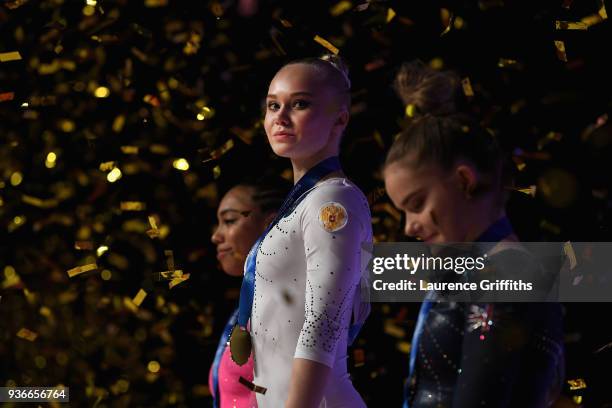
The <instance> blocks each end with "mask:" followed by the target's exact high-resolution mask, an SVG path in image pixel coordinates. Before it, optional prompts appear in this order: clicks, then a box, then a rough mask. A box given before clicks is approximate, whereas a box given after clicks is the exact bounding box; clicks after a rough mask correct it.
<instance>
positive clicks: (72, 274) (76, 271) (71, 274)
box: [67, 263, 98, 278]
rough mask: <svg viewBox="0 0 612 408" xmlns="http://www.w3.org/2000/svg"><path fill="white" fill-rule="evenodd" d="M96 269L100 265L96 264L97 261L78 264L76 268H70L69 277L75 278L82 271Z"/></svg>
mask: <svg viewBox="0 0 612 408" xmlns="http://www.w3.org/2000/svg"><path fill="white" fill-rule="evenodd" d="M94 269H98V265H96V264H95V263H91V264H87V265H82V266H77V267H76V268H72V269H69V270H68V272H67V273H68V277H69V278H73V277H75V276H77V275H80V274H82V273H85V272H89V271H93V270H94Z"/></svg>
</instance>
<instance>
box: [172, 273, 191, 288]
mask: <svg viewBox="0 0 612 408" xmlns="http://www.w3.org/2000/svg"><path fill="white" fill-rule="evenodd" d="M189 275H190V274H188V273H186V274H184V275H182V276H180V277H177V278H174V279H172V280H171V281H170V283H169V284H168V287H169V288H170V289H172V288H173V287H175V286H176V285H178V284H179V283H181V282H185V281H186V280H187V279H189Z"/></svg>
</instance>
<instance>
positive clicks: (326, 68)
mask: <svg viewBox="0 0 612 408" xmlns="http://www.w3.org/2000/svg"><path fill="white" fill-rule="evenodd" d="M295 64H305V65H309V66H312V67H313V68H315V69H316V70H317V71H318V73H319V74H320V75H321V79H322V80H324V82H326V83H327V84H329V85H330V86H332V87H334V88H335V89H336V91H337V92H338V94H339V95H340V96H341V98H342V99H341V100H342V102H343V103H344V105H345V106H346V107H347V109H348V108H350V106H351V80H350V77H349V70H348V67H347V65H346V63H345V62H344V60H343V59H342V57H340V56H338V55H335V54H324V55H322V56H321V57H319V58H303V59H298V60H294V61H291V62H289V63H287V64H285V67H286V66H288V65H295Z"/></svg>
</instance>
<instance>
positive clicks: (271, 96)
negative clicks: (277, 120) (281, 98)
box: [266, 91, 313, 98]
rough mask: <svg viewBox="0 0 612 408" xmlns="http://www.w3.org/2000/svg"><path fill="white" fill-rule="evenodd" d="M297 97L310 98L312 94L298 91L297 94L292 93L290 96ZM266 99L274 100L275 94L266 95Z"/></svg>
mask: <svg viewBox="0 0 612 408" xmlns="http://www.w3.org/2000/svg"><path fill="white" fill-rule="evenodd" d="M298 95H304V96H312V95H313V94H312V92H306V91H299V92H293V93H292V94H291V95H290V96H298ZM266 98H276V94H268V96H267V97H266Z"/></svg>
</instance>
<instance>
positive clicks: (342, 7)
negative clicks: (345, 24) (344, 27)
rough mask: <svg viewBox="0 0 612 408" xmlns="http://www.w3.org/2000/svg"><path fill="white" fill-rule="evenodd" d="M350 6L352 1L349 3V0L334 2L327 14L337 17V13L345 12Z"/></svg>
mask: <svg viewBox="0 0 612 408" xmlns="http://www.w3.org/2000/svg"><path fill="white" fill-rule="evenodd" d="M352 7H353V3H351V2H350V1H341V2H338V3H336V4H335V5H334V6H332V7H331V8H330V9H329V14H331V15H332V16H334V17H338V16H339V15H341V14H344V13H345V12H347V11H348V10H350V9H351V8H352Z"/></svg>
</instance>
